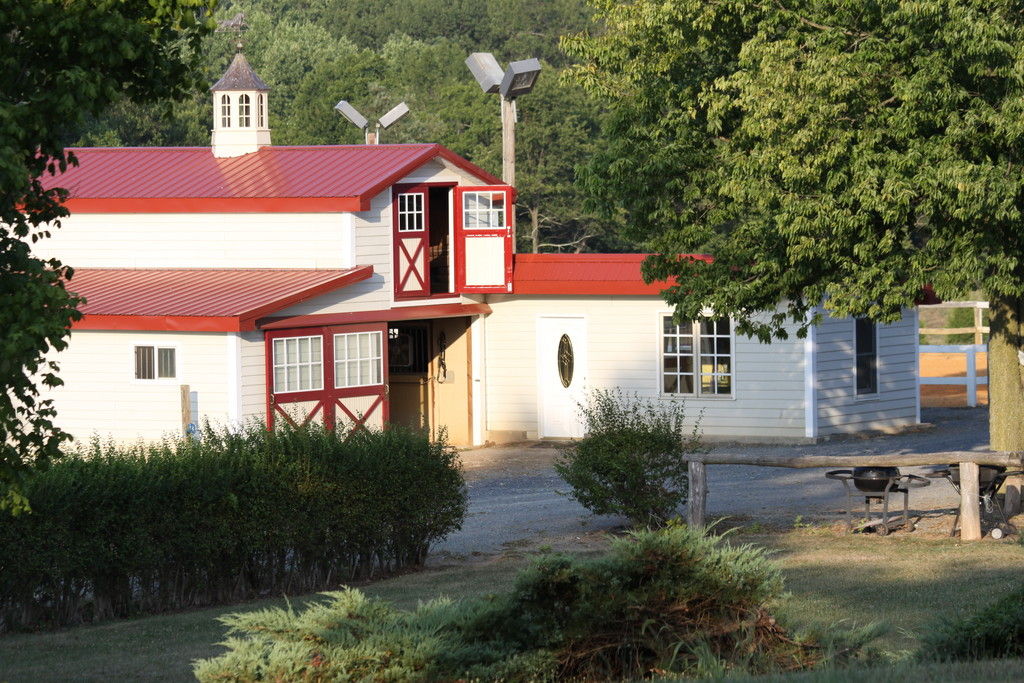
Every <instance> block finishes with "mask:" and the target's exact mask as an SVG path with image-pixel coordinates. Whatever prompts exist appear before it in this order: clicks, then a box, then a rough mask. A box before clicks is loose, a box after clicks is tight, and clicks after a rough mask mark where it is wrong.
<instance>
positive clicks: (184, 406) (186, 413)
mask: <svg viewBox="0 0 1024 683" xmlns="http://www.w3.org/2000/svg"><path fill="white" fill-rule="evenodd" d="M191 423H192V392H190V391H189V387H188V385H187V384H182V385H181V433H182V434H188V426H189V425H190V424H191Z"/></svg>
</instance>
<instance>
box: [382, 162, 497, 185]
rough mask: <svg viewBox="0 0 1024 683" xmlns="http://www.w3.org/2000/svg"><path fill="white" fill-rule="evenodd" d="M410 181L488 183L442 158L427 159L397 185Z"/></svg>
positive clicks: (410, 182) (461, 183) (462, 183)
mask: <svg viewBox="0 0 1024 683" xmlns="http://www.w3.org/2000/svg"><path fill="white" fill-rule="evenodd" d="M412 183H457V184H459V185H488V184H489V183H486V182H484V181H483V180H481V179H480V178H477V177H476V176H473V175H470V174H469V173H467V172H466V171H464V170H462V169H461V168H459V167H458V166H455V165H454V164H451V163H449V162H447V161H445V160H443V159H435V160H434V161H429V162H427V163H425V164H423V165H422V166H420V167H419V168H417V169H416V170H415V171H413V172H412V173H410V174H409V175H407V176H405V177H404V178H402V179H401V180H399V181H398V183H396V184H398V185H407V184H412Z"/></svg>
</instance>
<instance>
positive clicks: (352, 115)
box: [334, 100, 370, 130]
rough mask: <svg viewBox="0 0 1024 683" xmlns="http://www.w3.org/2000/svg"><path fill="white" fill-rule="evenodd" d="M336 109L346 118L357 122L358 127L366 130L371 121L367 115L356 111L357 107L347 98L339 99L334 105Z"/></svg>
mask: <svg viewBox="0 0 1024 683" xmlns="http://www.w3.org/2000/svg"><path fill="white" fill-rule="evenodd" d="M334 110H335V111H337V112H338V113H339V114H341V115H342V116H344V117H345V118H346V119H348V120H349V121H351V122H352V123H354V124H355V126H356V128H360V129H362V130H366V126H367V125H368V124H369V123H370V122H369V121H367V120H366V117H365V116H363V115H362V114H360V113H359V112H358V111H356V108H355V107H353V106H352V105H351V104H349V103H348V102H346V101H345V100H341V101H339V102H338V103H337V104H336V105H334Z"/></svg>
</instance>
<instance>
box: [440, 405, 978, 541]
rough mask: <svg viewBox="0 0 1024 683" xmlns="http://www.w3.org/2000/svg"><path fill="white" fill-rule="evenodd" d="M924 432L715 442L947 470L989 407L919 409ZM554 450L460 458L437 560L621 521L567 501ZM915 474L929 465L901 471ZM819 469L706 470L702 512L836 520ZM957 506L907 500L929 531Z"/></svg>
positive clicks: (589, 537)
mask: <svg viewBox="0 0 1024 683" xmlns="http://www.w3.org/2000/svg"><path fill="white" fill-rule="evenodd" d="M922 419H923V420H924V421H925V422H927V423H931V424H932V427H931V428H930V429H924V430H920V431H914V432H908V433H904V434H896V435H884V436H876V437H872V438H849V439H841V440H834V441H827V442H824V443H820V444H814V445H802V446H777V445H771V446H752V445H721V446H717V447H716V450H717V451H719V452H730V453H733V452H735V453H741V452H742V453H750V452H752V451H757V452H760V453H765V454H779V455H797V454H815V455H837V456H838V455H842V456H856V455H873V454H885V453H891V454H892V455H893V456H894V459H896V460H898V458H899V456H900V455H902V454H911V453H935V454H936V464H937V465H940V464H944V463H945V462H946V460H948V458H947V457H943V455H942V454H943V453H947V452H949V451H970V450H985V449H986V448H987V447H988V411H987V408H932V409H925V410H924V411H923V412H922ZM557 455H558V444H551V443H545V442H539V443H531V444H521V445H516V446H511V447H500V448H480V449H472V450H468V451H465V452H463V454H462V459H463V465H464V467H465V471H466V480H467V483H468V485H469V494H470V509H469V514H468V515H467V518H466V521H465V524H464V525H463V528H462V530H461V531H459V532H457V533H455V534H453V535H452V536H450V537H449V538H448V539H447V540H446V541H445V542H444V543H442V544H440V545H439V546H438V547H436V548H435V549H434V550H435V552H434V557H435V558H440V559H441V560H443V559H445V558H449V559H450V558H453V557H460V558H465V557H470V556H490V555H494V554H500V553H508V552H522V551H525V550H529V549H536V548H538V547H541V546H551V547H554V548H567V549H568V548H577V547H584V548H585V547H588V546H589V545H590V544H591V543H592V542H593V539H594V538H595V537H597V536H599V534H598V533H596V532H600V531H604V530H607V529H613V528H616V527H619V526H621V525H622V524H623V520H621V519H617V518H610V517H596V516H594V515H591V514H590V513H589V512H587V511H586V510H585V509H583V508H582V507H580V506H579V505H578V504H577V503H576V502H575V501H574V500H572V499H571V498H569V497H568V496H566V495H565V493H566V490H567V487H566V485H565V483H564V482H563V481H562V480H561V479H560V478H559V477H558V475H557V474H555V472H554V469H553V468H552V463H553V462H554V459H555V458H556V457H557ZM904 471H905V473H915V474H920V473H923V472H924V471H926V468H919V467H914V468H906V469H905V470H904ZM824 472H825V470H824V469H804V470H795V469H786V468H775V467H752V466H739V465H711V466H709V467H708V488H709V495H708V514H709V515H710V516H711V517H712V518H714V517H730V518H733V519H742V520H745V521H748V522H751V523H753V522H759V523H763V524H766V525H783V526H785V525H789V526H792V525H793V524H794V523H795V522H796V520H797V519H798V517H799V518H802V519H803V520H818V521H821V520H828V519H838V518H839V517H838V513H839V511H840V510H841V509H843V506H844V505H845V496H844V493H843V487H842V485H841V484H840V483H839V482H837V481H832V480H828V479H825V477H824ZM957 504H958V498H957V496H956V494H955V492H954V491H953V489H952V488H951V487H950V486H949V485H948V484H947V483H946V482H944V481H942V480H934V481H933V482H932V484H931V486H928V487H927V488H924V489H918V490H915V491H913V492H912V493H911V499H910V506H911V508H912V509H913V510H914V511H916V512H917V513H919V514H920V515H922V517H923V519H922V521H921V524H920V527H921V529H922V530H923V531H925V532H935V533H941V532H942V531H944V530H948V524H949V523H950V521H951V519H950V517H949V515H948V514H946V513H948V512H949V511H950V510H951V509H952V508H954V507H955V506H956V505H957Z"/></svg>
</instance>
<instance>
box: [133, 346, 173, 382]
mask: <svg viewBox="0 0 1024 683" xmlns="http://www.w3.org/2000/svg"><path fill="white" fill-rule="evenodd" d="M177 376H178V368H177V359H176V351H175V349H173V348H167V347H159V346H136V347H135V379H174V378H175V377H177Z"/></svg>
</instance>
